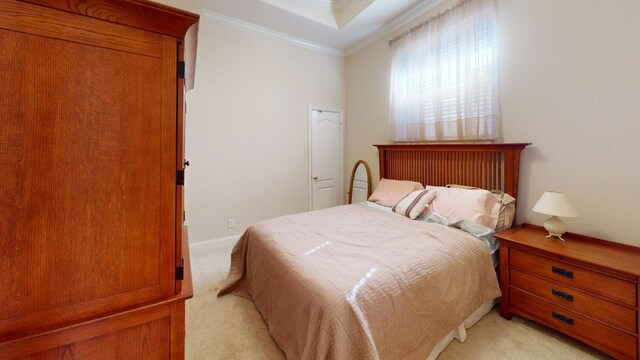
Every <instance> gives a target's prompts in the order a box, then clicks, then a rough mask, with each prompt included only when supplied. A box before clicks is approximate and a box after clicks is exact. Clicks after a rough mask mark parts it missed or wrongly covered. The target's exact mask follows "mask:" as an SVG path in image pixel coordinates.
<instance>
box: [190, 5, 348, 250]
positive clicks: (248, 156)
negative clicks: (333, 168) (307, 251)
mask: <svg viewBox="0 0 640 360" xmlns="http://www.w3.org/2000/svg"><path fill="white" fill-rule="evenodd" d="M309 105H316V106H326V107H330V108H336V109H343V108H344V59H343V58H340V57H336V56H331V55H325V54H322V53H319V52H314V51H311V50H307V49H304V48H301V47H298V46H294V45H290V44H288V43H285V42H281V41H278V40H273V39H270V38H266V37H262V36H260V35H257V34H253V33H249V32H245V31H242V30H237V29H235V28H231V27H228V26H225V25H221V24H218V23H215V22H212V21H210V20H207V18H206V17H202V18H201V21H200V33H199V39H198V57H197V71H196V84H195V89H194V90H192V91H190V92H189V94H188V97H187V111H188V112H187V131H186V135H187V143H186V148H187V149H186V152H187V158H188V159H189V160H190V162H191V166H190V167H189V168H188V169H187V175H186V207H187V223H188V225H189V235H190V239H191V242H192V243H193V242H200V241H205V240H209V239H216V238H221V237H226V236H231V235H236V234H240V233H242V232H243V231H244V230H245V229H246V227H247V226H249V225H251V224H252V223H254V222H257V221H260V220H264V219H267V218H271V217H275V216H279V215H283V214H289V213H295V212H301V211H307V209H308V184H309V183H308V181H309V176H308V167H309V162H308V150H307V148H308V128H307V124H308V115H307V114H308V108H307V107H308V106H309ZM230 218H233V219H235V223H236V225H235V228H233V229H228V228H227V219H230Z"/></svg>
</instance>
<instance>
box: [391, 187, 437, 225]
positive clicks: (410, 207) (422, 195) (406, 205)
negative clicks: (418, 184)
mask: <svg viewBox="0 0 640 360" xmlns="http://www.w3.org/2000/svg"><path fill="white" fill-rule="evenodd" d="M434 197H436V193H435V191H428V190H416V191H412V192H410V193H409V194H408V195H407V196H405V197H403V198H402V199H401V200H400V201H398V203H397V204H396V205H395V206H394V207H393V208H392V209H391V211H393V212H395V213H397V214H400V215H404V216H406V217H408V218H409V219H411V220H413V219H415V218H417V217H418V215H420V214H422V212H423V211H424V209H426V208H427V206H428V205H429V203H430V202H431V201H432V200H433V198H434Z"/></svg>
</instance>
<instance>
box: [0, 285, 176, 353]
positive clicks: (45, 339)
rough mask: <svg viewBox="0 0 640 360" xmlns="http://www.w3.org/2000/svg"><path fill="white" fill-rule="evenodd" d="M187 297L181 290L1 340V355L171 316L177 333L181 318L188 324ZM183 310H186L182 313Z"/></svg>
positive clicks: (38, 349)
mask: <svg viewBox="0 0 640 360" xmlns="http://www.w3.org/2000/svg"><path fill="white" fill-rule="evenodd" d="M186 299H187V297H185V296H182V294H180V295H177V296H174V297H171V298H169V299H166V300H164V301H160V302H157V303H153V304H148V305H145V306H141V307H137V308H134V309H131V310H127V311H123V312H119V313H117V314H113V315H109V316H105V317H102V318H99V319H95V320H91V321H87V322H83V323H79V324H75V325H72V326H68V327H63V328H59V329H55V330H51V331H48V332H44V333H39V334H37V335H33V336H28V337H24V338H20V339H17V340H13V341H9V342H6V343H1V344H0V358H1V359H12V358H16V357H24V356H27V355H30V354H36V353H38V352H42V351H45V350H49V349H54V348H58V347H61V346H66V345H70V344H73V343H77V342H80V341H83V340H87V339H92V338H95V337H98V336H101V335H105V334H108V333H112V332H115V331H118V330H121V329H125V328H129V327H132V326H136V325H140V324H143V323H145V322H149V321H153V320H156V319H160V318H164V317H171V323H172V329H171V332H172V333H173V332H174V331H176V330H177V329H179V328H180V325H179V323H180V322H182V324H183V325H182V327H183V326H184V302H185V300H186ZM180 311H182V312H183V313H182V314H179V312H180ZM171 339H172V343H173V342H174V341H173V340H175V342H176V343H179V342H181V341H182V342H184V340H180V339H179V338H178V337H177V336H174V335H173V334H172V336H171ZM182 339H184V338H182ZM178 345H179V344H178ZM173 346H176V345H174V344H172V347H173Z"/></svg>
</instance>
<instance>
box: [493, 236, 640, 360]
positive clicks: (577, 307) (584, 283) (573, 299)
mask: <svg viewBox="0 0 640 360" xmlns="http://www.w3.org/2000/svg"><path fill="white" fill-rule="evenodd" d="M546 235H547V233H546V231H545V230H544V229H543V228H541V227H538V226H534V225H529V224H523V225H522V226H521V227H513V228H511V229H509V230H505V231H502V232H500V233H498V234H496V237H498V238H499V239H500V286H501V288H502V299H501V301H500V314H501V315H502V317H503V318H505V319H507V320H510V319H511V315H512V314H516V315H519V316H522V317H524V318H527V319H530V320H533V321H536V322H538V323H541V324H544V325H546V326H549V327H551V328H553V329H556V330H558V331H560V332H562V333H564V334H567V335H569V336H571V337H574V338H576V339H578V340H580V341H582V342H584V343H586V344H589V345H591V346H593V347H594V348H596V349H599V350H600V351H603V352H605V353H607V354H609V355H612V356H614V357H616V358H619V359H635V360H637V359H638V353H639V352H640V350H639V348H638V346H639V345H638V343H639V342H638V322H639V321H640V319H639V318H638V292H639V291H640V288H639V286H638V283H639V282H638V277H639V276H640V248H636V247H632V246H627V245H622V244H617V243H612V242H607V241H604V240H600V239H595V238H590V237H587V236H582V235H576V234H571V233H567V234H565V235H566V236H564V238H565V240H566V242H562V241H559V240H557V239H554V238H546Z"/></svg>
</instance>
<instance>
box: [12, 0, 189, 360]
mask: <svg viewBox="0 0 640 360" xmlns="http://www.w3.org/2000/svg"><path fill="white" fill-rule="evenodd" d="M197 21H198V16H197V15H194V14H190V13H187V12H184V11H179V10H175V9H172V8H169V7H166V6H162V5H158V4H154V3H152V2H148V1H143V0H139V1H134V0H26V1H17V0H0V359H3V360H4V359H182V358H184V336H185V300H186V299H188V298H190V297H191V296H192V290H191V289H192V287H191V279H190V272H189V254H188V246H187V235H186V229H185V228H184V222H183V219H184V213H183V209H184V206H183V182H184V163H185V161H184V130H183V129H184V111H183V109H184V91H185V90H184V89H185V86H184V83H185V81H184V77H185V76H184V74H185V67H184V61H183V52H184V50H183V45H184V40H183V39H184V37H185V34H186V32H187V30H188V29H189V28H190V27H191V26H193V25H194V24H196V23H197Z"/></svg>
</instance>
